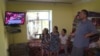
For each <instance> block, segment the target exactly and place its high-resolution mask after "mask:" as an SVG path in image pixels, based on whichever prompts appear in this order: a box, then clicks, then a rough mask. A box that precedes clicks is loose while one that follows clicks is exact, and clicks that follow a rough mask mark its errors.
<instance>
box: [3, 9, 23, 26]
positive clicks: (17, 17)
mask: <svg viewBox="0 0 100 56" xmlns="http://www.w3.org/2000/svg"><path fill="white" fill-rule="evenodd" d="M24 22H25V12H11V11H6V12H5V21H4V23H5V24H6V25H20V24H24Z"/></svg>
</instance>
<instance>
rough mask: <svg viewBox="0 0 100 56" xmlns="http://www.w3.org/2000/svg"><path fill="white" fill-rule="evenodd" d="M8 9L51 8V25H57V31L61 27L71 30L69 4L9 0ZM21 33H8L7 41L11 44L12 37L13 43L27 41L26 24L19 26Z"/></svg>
mask: <svg viewBox="0 0 100 56" xmlns="http://www.w3.org/2000/svg"><path fill="white" fill-rule="evenodd" d="M7 10H8V11H25V12H26V11H27V10H52V12H53V13H52V19H53V26H54V25H57V26H58V27H59V31H61V29H62V28H66V29H67V31H68V34H69V33H70V32H71V28H72V21H73V14H72V6H71V5H70V4H60V3H31V2H30V3H28V2H27V3H26V2H23V3H19V2H14V3H12V2H9V3H7ZM21 30H22V32H21V33H18V34H10V36H9V43H10V44H11V43H12V42H13V41H12V40H13V38H14V43H21V42H27V34H26V24H24V25H22V26H21Z"/></svg>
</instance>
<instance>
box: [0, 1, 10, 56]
mask: <svg viewBox="0 0 100 56" xmlns="http://www.w3.org/2000/svg"><path fill="white" fill-rule="evenodd" d="M4 12H5V1H4V0H0V56H8V54H7V49H8V43H7V33H6V31H5V27H4V23H3V19H4Z"/></svg>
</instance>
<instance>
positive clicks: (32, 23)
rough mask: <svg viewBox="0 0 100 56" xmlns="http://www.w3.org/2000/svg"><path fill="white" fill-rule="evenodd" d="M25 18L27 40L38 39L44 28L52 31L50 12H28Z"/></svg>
mask: <svg viewBox="0 0 100 56" xmlns="http://www.w3.org/2000/svg"><path fill="white" fill-rule="evenodd" d="M26 16H27V17H26V18H27V36H28V39H39V37H40V35H41V33H42V30H43V29H44V28H48V29H49V30H50V31H51V30H52V17H51V16H52V11H51V10H33V11H28V12H27V14H26Z"/></svg>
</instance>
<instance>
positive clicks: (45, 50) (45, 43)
mask: <svg viewBox="0 0 100 56" xmlns="http://www.w3.org/2000/svg"><path fill="white" fill-rule="evenodd" d="M41 40H42V56H44V55H46V56H49V42H50V35H49V33H48V29H47V28H45V29H44V30H43V33H42V37H41Z"/></svg>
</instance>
